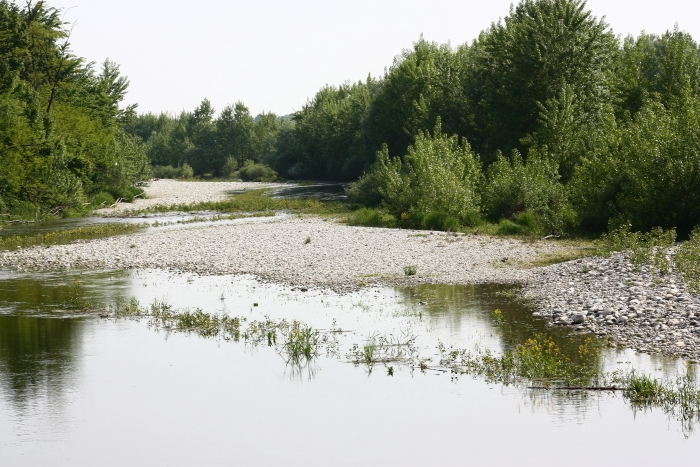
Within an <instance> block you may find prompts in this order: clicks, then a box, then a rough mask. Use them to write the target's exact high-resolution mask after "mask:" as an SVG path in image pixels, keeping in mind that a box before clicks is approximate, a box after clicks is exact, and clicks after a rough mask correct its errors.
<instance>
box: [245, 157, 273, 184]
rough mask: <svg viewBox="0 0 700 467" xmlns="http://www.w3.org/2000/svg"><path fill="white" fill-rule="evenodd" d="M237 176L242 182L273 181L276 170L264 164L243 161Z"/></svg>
mask: <svg viewBox="0 0 700 467" xmlns="http://www.w3.org/2000/svg"><path fill="white" fill-rule="evenodd" d="M238 176H239V177H241V180H243V181H244V182H274V181H275V180H277V172H275V171H274V170H272V169H271V168H270V167H268V166H266V165H265V164H256V163H255V162H253V161H250V160H248V161H245V163H244V164H243V167H242V168H241V170H239V171H238Z"/></svg>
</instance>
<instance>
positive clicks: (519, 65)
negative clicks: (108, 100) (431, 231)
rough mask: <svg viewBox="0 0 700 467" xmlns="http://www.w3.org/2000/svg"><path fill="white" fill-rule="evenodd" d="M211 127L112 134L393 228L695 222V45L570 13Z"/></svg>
mask: <svg viewBox="0 0 700 467" xmlns="http://www.w3.org/2000/svg"><path fill="white" fill-rule="evenodd" d="M214 115H215V112H214V109H212V108H211V104H210V103H209V102H208V101H207V100H204V101H203V102H202V104H201V105H200V106H199V107H198V108H197V109H195V110H194V111H193V112H192V113H187V112H185V113H182V114H181V115H179V116H177V117H175V116H171V115H167V114H162V115H159V116H155V115H150V114H149V115H141V116H139V117H137V118H135V119H133V120H132V121H131V122H130V123H129V125H128V127H127V128H128V129H129V132H130V133H131V134H134V135H138V136H139V137H140V138H141V139H142V141H144V142H145V143H146V144H147V146H148V152H149V157H150V159H151V161H152V162H153V164H156V165H171V166H173V167H176V166H182V165H183V164H189V165H190V166H192V167H193V168H194V172H195V174H206V173H210V174H212V175H219V176H221V175H223V176H229V175H232V174H233V175H237V176H241V172H239V171H240V170H241V168H242V167H244V165H245V164H246V163H247V164H249V165H250V166H251V167H252V165H251V164H253V163H254V164H255V167H256V168H257V167H258V166H260V167H259V168H258V169H257V170H258V171H263V170H265V169H264V167H265V166H269V167H271V169H267V170H270V172H271V173H272V170H274V171H276V172H278V173H279V174H280V175H281V176H282V177H286V178H297V179H298V178H307V179H324V180H341V181H352V180H357V181H356V182H355V183H354V184H353V186H352V187H351V189H350V191H349V194H350V197H351V199H352V200H353V201H355V202H357V203H359V204H362V205H365V206H369V207H372V206H377V205H382V206H384V208H386V209H385V211H384V212H388V213H390V214H392V215H393V217H394V219H395V221H396V222H397V223H399V224H402V223H403V224H405V223H406V222H404V221H405V219H406V216H408V218H410V219H412V220H411V221H410V222H408V224H411V225H426V224H425V222H424V221H422V220H420V219H421V216H423V217H425V216H427V215H428V214H429V213H433V215H434V216H437V214H435V213H440V215H441V216H442V217H443V220H444V219H445V218H451V219H459V222H460V223H461V224H462V225H465V224H470V223H474V222H478V217H482V218H488V219H491V220H493V221H499V220H501V219H506V220H509V221H518V220H519V219H520V220H521V221H522V222H525V223H527V224H528V226H529V228H532V229H534V230H536V231H540V232H543V233H544V232H547V233H550V232H552V231H554V232H557V233H560V232H562V231H567V230H577V229H578V230H589V231H605V230H607V229H608V227H609V226H612V227H613V228H615V227H617V226H620V225H627V224H630V225H632V228H633V229H635V230H649V229H651V228H652V227H654V226H661V227H664V228H674V227H676V228H678V231H679V233H681V234H682V235H687V234H688V233H689V232H690V231H691V229H692V228H693V227H694V226H695V225H698V224H700V173H699V171H700V136H699V135H700V132H698V129H699V125H700V120H698V119H699V118H700V117H699V115H700V50H699V49H698V46H697V44H696V43H695V42H694V41H693V39H692V38H691V37H690V36H689V35H688V34H686V33H684V32H682V31H679V30H677V29H674V30H671V31H668V32H666V33H665V34H663V35H661V36H656V35H653V34H647V33H643V34H641V35H640V36H639V37H637V38H634V37H628V38H626V39H624V40H620V39H619V38H618V37H616V36H615V34H613V32H612V30H611V29H610V28H609V26H608V25H607V24H606V23H605V22H604V21H603V20H601V19H598V18H596V17H595V16H593V14H592V13H591V12H590V11H588V10H587V8H586V3H585V2H583V1H581V0H522V1H521V2H520V3H519V4H517V5H515V6H513V7H512V8H511V11H510V14H508V15H507V16H506V17H505V18H504V19H502V20H500V21H498V22H496V23H493V24H492V25H491V26H490V27H489V28H487V29H486V30H484V31H483V32H482V33H481V34H480V36H479V37H478V38H477V39H476V40H475V41H474V42H473V43H471V44H464V45H461V46H459V47H456V48H453V47H450V46H449V45H438V44H436V43H432V42H429V41H426V40H424V39H423V38H422V37H421V38H420V39H419V40H418V42H416V43H415V44H414V46H413V48H412V49H410V50H406V51H404V52H403V53H402V54H401V55H399V56H398V57H396V59H395V60H394V63H393V65H392V66H391V67H390V68H388V69H387V71H386V72H385V73H384V76H382V77H380V78H373V77H368V78H367V79H366V80H365V81H361V82H357V83H345V84H342V85H340V86H326V87H324V88H323V89H321V90H320V91H319V92H318V93H317V94H316V95H315V96H314V97H313V98H312V99H311V100H309V101H308V103H307V104H306V105H305V106H304V107H303V108H302V109H301V110H299V111H298V112H295V113H294V114H293V115H291V116H288V117H284V118H280V117H277V116H275V115H273V114H262V115H259V116H258V117H256V118H253V117H252V116H251V115H250V113H249V111H248V109H247V108H246V107H245V106H244V105H243V104H241V103H238V104H236V105H235V106H233V107H227V108H226V109H224V110H223V111H222V112H221V113H220V114H219V116H218V117H216V118H215V117H214ZM438 122H440V125H441V129H440V130H439V131H438V133H434V134H433V135H432V136H431V135H430V134H429V133H428V132H429V131H432V130H433V129H434V128H435V126H436V124H437V123H438ZM446 135H454V137H452V136H450V137H447V136H446ZM457 153H459V154H466V153H469V154H470V156H469V157H470V158H471V159H469V160H470V161H471V160H472V159H473V160H475V161H476V160H477V159H478V162H475V163H474V164H476V165H478V166H479V167H480V168H481V171H482V173H483V176H479V177H478V180H477V178H475V177H472V176H471V175H469V176H467V175H466V173H465V172H464V168H463V167H462V165H461V164H462V162H459V163H458V162H456V161H458V160H461V159H459V158H457V159H455V157H456V156H455V154H457ZM428 155H430V156H429V157H428ZM459 157H462V156H459ZM428 160H429V162H428ZM246 161H251V162H246ZM419 161H424V162H425V163H423V162H419ZM472 165H473V164H472V162H470V163H469V167H472ZM469 170H471V169H469ZM426 187H430V188H426ZM467 193H468V195H467ZM419 213H420V215H419ZM466 213H469V214H466ZM402 216H403V220H402ZM450 222H452V221H450ZM518 222H519V221H518ZM532 229H531V230H532Z"/></svg>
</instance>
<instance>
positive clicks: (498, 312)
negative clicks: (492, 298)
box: [491, 310, 505, 326]
mask: <svg viewBox="0 0 700 467" xmlns="http://www.w3.org/2000/svg"><path fill="white" fill-rule="evenodd" d="M491 314H492V315H493V319H494V320H495V321H496V324H498V325H499V326H500V325H502V324H503V323H504V322H505V318H504V317H503V313H502V312H501V310H494V312H493V313H491Z"/></svg>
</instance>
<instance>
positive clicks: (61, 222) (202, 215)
mask: <svg viewBox="0 0 700 467" xmlns="http://www.w3.org/2000/svg"><path fill="white" fill-rule="evenodd" d="M346 186H347V184H341V183H334V182H290V183H287V184H282V185H281V186H278V187H276V188H274V189H273V190H272V191H271V193H270V195H271V196H272V197H274V198H287V199H300V198H311V199H318V200H321V201H342V200H345V199H346V198H347V196H346V195H345V187H346ZM241 193H242V191H241ZM220 214H222V213H219V212H213V211H203V212H194V213H188V212H166V213H152V214H142V215H138V216H130V215H129V213H128V212H127V213H124V215H123V216H120V217H103V216H88V217H78V218H72V219H54V220H47V221H43V222H36V223H34V222H33V223H29V224H10V225H4V226H0V237H10V236H13V235H19V236H24V235H34V234H39V233H48V232H56V231H61V230H67V229H77V228H80V227H90V226H94V225H99V224H112V223H123V224H139V225H146V226H153V225H156V226H160V227H159V228H161V229H162V228H163V226H164V225H165V227H166V228H180V227H182V226H183V225H189V224H190V223H192V222H193V221H201V222H198V223H199V224H201V223H202V222H207V221H208V220H212V219H213V218H215V217H216V216H218V215H220ZM279 215H280V214H279V213H278V216H279ZM268 220H270V219H269V218H267V219H266V218H254V217H253V218H249V219H236V220H218V221H216V222H217V225H223V224H227V223H228V224H233V223H243V222H266V221H268Z"/></svg>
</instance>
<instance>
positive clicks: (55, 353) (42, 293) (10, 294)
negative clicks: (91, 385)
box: [0, 271, 131, 410]
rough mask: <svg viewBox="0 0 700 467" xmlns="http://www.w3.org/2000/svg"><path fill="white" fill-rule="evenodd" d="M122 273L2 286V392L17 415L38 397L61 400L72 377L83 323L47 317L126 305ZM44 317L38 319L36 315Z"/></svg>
mask: <svg viewBox="0 0 700 467" xmlns="http://www.w3.org/2000/svg"><path fill="white" fill-rule="evenodd" d="M130 280H131V279H130V277H129V275H128V274H125V273H123V272H120V271H110V272H94V273H83V274H81V273H80V272H73V273H66V272H63V273H56V274H54V273H40V274H16V275H11V276H9V277H4V278H3V280H0V308H3V309H5V310H7V311H9V312H10V313H13V314H12V315H0V391H1V392H2V393H3V395H4V397H7V398H8V399H9V400H11V401H13V403H14V404H15V405H16V408H17V409H18V410H20V409H22V408H25V407H27V406H29V405H31V403H32V402H33V401H35V400H36V399H38V398H40V397H44V396H46V397H47V398H48V399H49V400H53V399H55V398H58V397H61V396H62V394H63V392H64V389H65V386H66V384H68V383H69V381H70V379H71V378H72V377H73V375H74V374H75V372H76V364H77V361H78V358H79V356H80V355H81V344H82V340H83V339H82V334H83V326H84V320H83V319H81V318H76V317H70V318H69V317H47V316H46V313H49V314H50V315H54V316H55V315H57V313H55V312H56V311H59V310H61V311H65V310H76V311H78V312H79V311H80V310H82V309H84V308H88V307H90V306H97V305H99V304H103V303H110V302H114V301H118V300H122V301H123V300H124V299H123V295H124V294H125V293H126V290H127V287H126V285H128V284H129V282H130ZM37 312H39V313H42V314H43V316H37V315H36V313H37Z"/></svg>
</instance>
